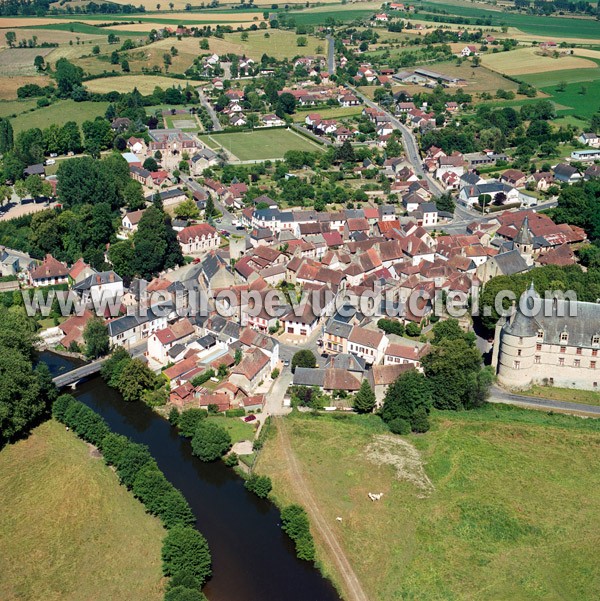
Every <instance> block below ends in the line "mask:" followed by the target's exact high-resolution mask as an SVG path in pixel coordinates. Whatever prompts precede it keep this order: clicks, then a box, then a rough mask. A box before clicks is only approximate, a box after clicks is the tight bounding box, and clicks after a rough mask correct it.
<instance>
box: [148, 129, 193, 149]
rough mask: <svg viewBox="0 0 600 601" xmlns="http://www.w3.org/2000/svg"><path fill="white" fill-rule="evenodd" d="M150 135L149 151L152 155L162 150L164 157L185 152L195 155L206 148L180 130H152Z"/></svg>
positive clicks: (190, 135) (149, 132) (149, 131)
mask: <svg viewBox="0 0 600 601" xmlns="http://www.w3.org/2000/svg"><path fill="white" fill-rule="evenodd" d="M148 135H149V136H150V144H149V145H148V150H149V151H150V152H151V153H155V152H156V151H157V150H160V152H161V153H162V155H163V156H170V155H180V154H182V153H183V152H187V153H188V154H190V155H193V154H194V153H195V152H196V151H199V150H202V149H203V148H204V145H203V144H202V142H200V140H198V139H197V138H196V137H195V136H193V135H192V134H188V133H186V132H183V131H181V130H179V129H150V130H148Z"/></svg>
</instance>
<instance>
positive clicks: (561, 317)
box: [492, 284, 600, 390]
mask: <svg viewBox="0 0 600 601" xmlns="http://www.w3.org/2000/svg"><path fill="white" fill-rule="evenodd" d="M599 349H600V304H599V303H584V302H577V301H569V300H567V299H552V298H550V299H542V298H540V296H539V295H538V293H537V292H536V291H535V289H534V287H533V284H532V285H531V287H530V288H529V290H527V291H525V292H524V293H523V295H522V296H521V300H520V302H519V306H518V307H516V308H515V309H514V310H513V312H512V314H511V315H510V317H508V318H507V319H504V320H501V321H500V322H499V323H498V325H497V326H496V335H495V340H494V356H493V358H492V365H493V366H494V367H496V369H497V373H498V381H499V382H500V383H501V384H503V385H505V386H508V387H510V388H521V389H523V388H528V387H530V386H531V385H532V384H543V385H548V386H559V387H564V388H582V389H586V390H597V389H598V383H599V382H600V362H599V360H598V351H599Z"/></svg>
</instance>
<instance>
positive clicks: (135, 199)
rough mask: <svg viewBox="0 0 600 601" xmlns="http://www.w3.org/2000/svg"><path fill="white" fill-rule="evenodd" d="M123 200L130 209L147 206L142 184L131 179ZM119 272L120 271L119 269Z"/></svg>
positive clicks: (124, 190) (126, 185) (126, 186)
mask: <svg viewBox="0 0 600 601" xmlns="http://www.w3.org/2000/svg"><path fill="white" fill-rule="evenodd" d="M123 202H124V203H125V206H126V207H127V208H128V209H129V210H130V211H137V210H138V209H142V208H144V206H146V200H145V199H144V189H143V188H142V184H140V182H138V181H137V180H135V179H130V180H129V181H128V182H127V183H126V184H125V188H123ZM117 273H120V272H119V271H117Z"/></svg>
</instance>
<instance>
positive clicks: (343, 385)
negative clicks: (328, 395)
mask: <svg viewBox="0 0 600 601" xmlns="http://www.w3.org/2000/svg"><path fill="white" fill-rule="evenodd" d="M361 380H362V378H361V377H360V376H358V375H357V374H355V373H352V372H350V371H348V370H345V369H339V368H335V367H329V368H309V367H297V368H296V371H295V372H294V379H293V381H292V383H293V385H294V386H311V387H312V386H316V387H318V388H321V389H323V390H325V391H332V390H343V391H345V392H357V391H358V390H359V389H360V383H361Z"/></svg>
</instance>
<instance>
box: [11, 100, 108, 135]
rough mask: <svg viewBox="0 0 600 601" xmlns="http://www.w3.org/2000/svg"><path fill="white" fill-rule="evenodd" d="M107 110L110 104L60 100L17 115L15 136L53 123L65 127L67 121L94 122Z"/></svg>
mask: <svg viewBox="0 0 600 601" xmlns="http://www.w3.org/2000/svg"><path fill="white" fill-rule="evenodd" d="M107 108H108V102H88V101H85V102H75V101H74V100H59V101H58V102H55V103H53V104H51V105H50V106H46V107H44V108H41V109H35V110H33V111H31V112H28V113H21V114H20V115H17V116H16V117H15V118H14V119H11V124H12V126H13V129H14V131H15V134H17V133H18V132H20V131H23V130H25V129H31V128H33V127H39V128H40V129H45V128H46V127H48V126H49V125H51V124H52V123H54V124H56V125H64V124H65V123H66V122H67V121H75V122H76V123H77V124H78V125H81V124H82V123H83V122H84V121H90V120H94V119H95V118H96V117H99V116H101V117H103V116H104V114H105V113H106V109H107Z"/></svg>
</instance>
